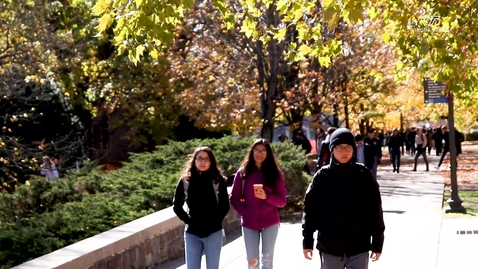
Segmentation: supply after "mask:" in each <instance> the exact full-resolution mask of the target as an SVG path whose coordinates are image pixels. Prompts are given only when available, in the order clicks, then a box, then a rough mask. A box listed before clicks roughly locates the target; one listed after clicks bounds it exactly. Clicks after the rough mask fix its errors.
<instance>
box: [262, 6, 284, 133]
mask: <svg viewBox="0 0 478 269" xmlns="http://www.w3.org/2000/svg"><path fill="white" fill-rule="evenodd" d="M266 23H267V25H273V26H275V27H277V26H278V24H279V16H278V13H277V11H276V6H275V5H270V7H269V8H268V10H267V14H266ZM256 44H257V67H258V69H259V85H261V114H262V129H261V137H262V138H264V139H267V140H269V141H272V139H273V138H274V137H273V135H274V127H275V126H274V125H275V114H276V108H277V106H276V104H275V102H274V99H275V97H276V95H277V92H278V87H279V79H278V74H279V60H280V59H281V55H282V50H281V49H280V45H279V43H278V42H277V40H274V39H272V40H271V41H269V43H268V44H267V52H268V56H269V74H268V78H267V82H266V81H265V74H266V70H265V65H264V56H263V44H262V42H261V41H257V43H256ZM261 72H262V74H261ZM264 82H266V83H267V87H264V85H265V84H264Z"/></svg>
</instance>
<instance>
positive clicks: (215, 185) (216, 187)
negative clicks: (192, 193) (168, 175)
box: [182, 180, 220, 203]
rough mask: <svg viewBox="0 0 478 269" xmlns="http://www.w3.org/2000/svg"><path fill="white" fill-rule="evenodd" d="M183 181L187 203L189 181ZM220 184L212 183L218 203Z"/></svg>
mask: <svg viewBox="0 0 478 269" xmlns="http://www.w3.org/2000/svg"><path fill="white" fill-rule="evenodd" d="M182 181H183V189H184V201H185V202H186V201H187V200H188V189H189V181H187V180H182ZM219 185H220V183H219V182H217V183H216V182H214V181H212V187H213V188H214V194H215V195H216V201H217V202H218V203H219Z"/></svg>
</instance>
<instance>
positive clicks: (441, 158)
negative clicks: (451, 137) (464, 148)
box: [438, 149, 459, 167]
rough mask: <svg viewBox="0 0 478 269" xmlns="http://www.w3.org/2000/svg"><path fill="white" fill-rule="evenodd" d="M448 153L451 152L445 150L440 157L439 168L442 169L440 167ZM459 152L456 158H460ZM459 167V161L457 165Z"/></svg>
mask: <svg viewBox="0 0 478 269" xmlns="http://www.w3.org/2000/svg"><path fill="white" fill-rule="evenodd" d="M448 152H450V151H449V150H448V149H444V150H443V152H442V153H441V157H440V161H439V162H438V167H440V165H441V164H442V163H443V160H444V159H445V156H446V155H447V154H448ZM458 155H459V154H458V152H457V154H456V157H458ZM456 164H457V165H458V161H457V163H456Z"/></svg>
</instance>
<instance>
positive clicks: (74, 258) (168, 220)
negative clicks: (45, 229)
mask: <svg viewBox="0 0 478 269" xmlns="http://www.w3.org/2000/svg"><path fill="white" fill-rule="evenodd" d="M223 225H224V226H223V227H224V229H225V231H226V234H227V233H229V232H232V231H234V230H236V229H238V228H239V227H240V216H239V215H238V214H237V212H236V211H235V210H234V209H232V207H231V210H230V211H229V214H228V215H227V216H226V218H225V219H224V222H223ZM183 254H184V224H183V222H182V221H180V220H179V219H178V218H177V217H176V215H175V214H174V212H173V209H172V208H171V207H170V208H166V209H163V210H160V211H158V212H156V213H153V214H150V215H148V216H145V217H143V218H140V219H137V220H134V221H132V222H130V223H126V224H124V225H121V226H119V227H116V228H114V229H111V230H109V231H106V232H104V233H101V234H98V235H96V236H93V237H90V238H87V239H85V240H82V241H80V242H78V243H75V244H72V245H70V246H67V247H65V248H62V249H59V250H57V251H54V252H52V253H49V254H47V255H44V256H42V257H39V258H37V259H34V260H31V261H29V262H26V263H24V264H21V265H19V266H16V267H14V269H49V268H51V269H148V268H152V267H154V266H157V265H159V264H160V263H163V262H165V261H167V260H172V259H176V258H178V257H180V256H182V255H183Z"/></svg>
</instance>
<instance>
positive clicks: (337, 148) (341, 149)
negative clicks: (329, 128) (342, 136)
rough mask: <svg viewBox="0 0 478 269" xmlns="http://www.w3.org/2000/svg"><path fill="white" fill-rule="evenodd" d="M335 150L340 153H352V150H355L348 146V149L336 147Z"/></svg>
mask: <svg viewBox="0 0 478 269" xmlns="http://www.w3.org/2000/svg"><path fill="white" fill-rule="evenodd" d="M334 149H335V150H337V151H339V152H351V151H352V150H354V148H353V147H352V146H346V147H341V146H337V147H334Z"/></svg>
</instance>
